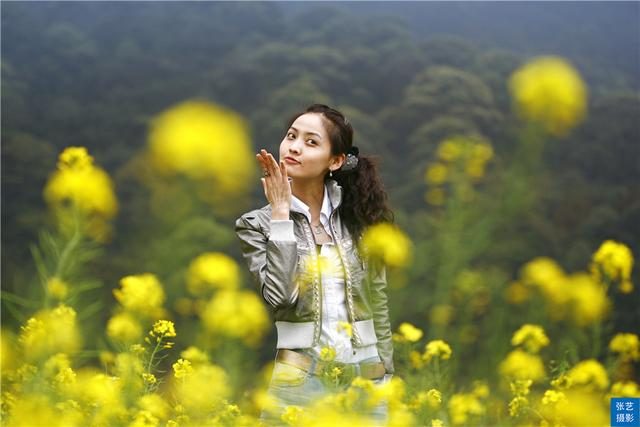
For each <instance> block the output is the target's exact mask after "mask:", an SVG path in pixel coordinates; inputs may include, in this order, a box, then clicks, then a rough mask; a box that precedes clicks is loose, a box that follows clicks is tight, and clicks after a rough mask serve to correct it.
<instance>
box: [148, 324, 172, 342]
mask: <svg viewBox="0 0 640 427" xmlns="http://www.w3.org/2000/svg"><path fill="white" fill-rule="evenodd" d="M149 335H151V336H152V337H155V339H156V341H157V342H160V341H162V340H163V339H165V338H173V337H175V336H176V329H175V326H174V324H173V322H172V321H170V320H157V321H156V322H155V323H154V324H153V328H152V329H151V331H150V332H149Z"/></svg>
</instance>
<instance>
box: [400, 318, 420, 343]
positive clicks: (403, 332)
mask: <svg viewBox="0 0 640 427" xmlns="http://www.w3.org/2000/svg"><path fill="white" fill-rule="evenodd" d="M398 333H399V334H400V337H401V339H402V340H404V341H409V342H416V341H420V338H422V329H420V328H416V327H415V326H413V325H412V324H411V323H407V322H402V323H401V324H400V326H398Z"/></svg>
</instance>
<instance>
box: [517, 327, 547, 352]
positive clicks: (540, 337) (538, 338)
mask: <svg viewBox="0 0 640 427" xmlns="http://www.w3.org/2000/svg"><path fill="white" fill-rule="evenodd" d="M511 345H514V346H519V345H522V346H523V347H524V348H525V349H526V350H527V351H529V352H531V353H538V352H539V351H540V349H541V348H542V347H546V346H548V345H549V338H548V337H547V334H545V333H544V329H542V327H541V326H538V325H532V324H529V323H527V324H524V325H522V326H521V327H520V329H518V330H517V331H516V332H515V333H514V334H513V337H512V338H511Z"/></svg>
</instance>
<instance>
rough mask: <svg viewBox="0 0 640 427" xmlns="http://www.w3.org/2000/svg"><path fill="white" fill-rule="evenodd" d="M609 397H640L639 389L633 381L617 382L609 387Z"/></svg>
mask: <svg viewBox="0 0 640 427" xmlns="http://www.w3.org/2000/svg"><path fill="white" fill-rule="evenodd" d="M610 397H640V387H638V384H637V383H635V382H633V381H618V382H615V383H613V385H612V386H611V392H610Z"/></svg>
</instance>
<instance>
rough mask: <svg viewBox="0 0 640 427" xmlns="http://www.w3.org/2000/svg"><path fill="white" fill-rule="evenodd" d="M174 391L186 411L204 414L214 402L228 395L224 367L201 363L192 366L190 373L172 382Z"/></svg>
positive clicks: (227, 380)
mask: <svg viewBox="0 0 640 427" xmlns="http://www.w3.org/2000/svg"><path fill="white" fill-rule="evenodd" d="M203 390H206V393H203ZM174 392H175V396H176V398H177V401H178V402H180V404H181V405H182V406H183V407H184V408H185V411H187V413H195V414H206V413H208V412H209V411H211V408H212V407H214V405H215V404H216V402H221V401H222V400H223V399H227V398H228V397H229V396H230V394H231V387H230V385H229V379H228V376H227V373H226V372H225V371H224V369H222V368H221V367H220V366H217V365H211V364H201V365H197V366H194V367H193V372H192V373H191V374H190V375H187V376H186V377H184V378H181V380H180V381H176V382H174Z"/></svg>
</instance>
